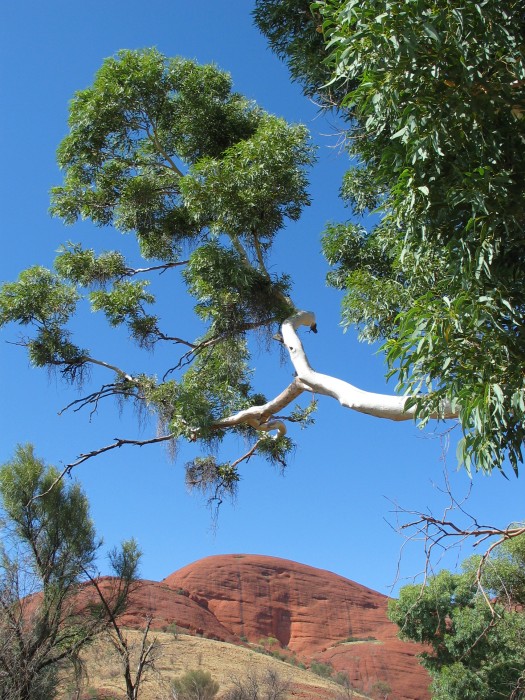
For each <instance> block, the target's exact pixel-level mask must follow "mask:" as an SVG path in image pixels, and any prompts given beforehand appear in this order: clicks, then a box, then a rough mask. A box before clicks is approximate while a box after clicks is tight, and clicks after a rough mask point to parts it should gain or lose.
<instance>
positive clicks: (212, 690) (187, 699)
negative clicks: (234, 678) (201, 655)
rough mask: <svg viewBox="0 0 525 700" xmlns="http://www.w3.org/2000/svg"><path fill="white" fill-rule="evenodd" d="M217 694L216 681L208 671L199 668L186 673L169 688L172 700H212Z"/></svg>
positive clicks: (217, 685)
mask: <svg viewBox="0 0 525 700" xmlns="http://www.w3.org/2000/svg"><path fill="white" fill-rule="evenodd" d="M218 692H219V684H218V683H217V681H215V680H214V679H213V678H212V675H211V673H210V672H209V671H203V670H202V669H200V668H197V669H193V670H190V671H187V672H186V673H185V674H184V675H182V676H181V677H180V678H176V679H175V680H174V681H173V683H172V686H171V698H172V700H212V699H213V698H214V697H215V696H216V695H217V693H218Z"/></svg>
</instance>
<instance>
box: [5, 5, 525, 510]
mask: <svg viewBox="0 0 525 700" xmlns="http://www.w3.org/2000/svg"><path fill="white" fill-rule="evenodd" d="M254 14H255V19H256V21H257V23H258V25H259V27H260V28H261V29H262V31H263V32H264V33H265V34H266V35H267V36H268V38H269V41H270V45H271V47H272V48H273V49H274V50H275V51H276V52H277V53H278V55H280V56H281V57H283V58H285V59H286V60H287V61H288V62H289V65H290V67H291V71H292V76H293V77H294V78H295V79H297V80H299V81H300V82H301V84H302V85H303V88H304V90H305V93H306V94H308V95H310V96H315V97H316V98H318V99H319V100H321V102H322V103H323V104H324V105H325V106H326V107H328V108H330V109H334V110H336V111H337V113H338V114H339V115H340V116H341V118H342V123H343V136H344V138H345V139H346V140H347V142H348V150H349V153H350V155H351V156H352V161H351V162H352V167H351V168H350V170H349V171H348V174H347V175H346V177H345V180H344V183H343V186H342V196H343V197H344V199H345V200H346V201H347V202H348V203H349V205H351V206H352V207H353V209H354V212H355V213H357V214H358V215H359V214H362V215H365V214H369V213H371V212H372V213H373V214H374V216H375V219H372V224H371V225H369V226H368V227H365V226H364V225H361V224H356V223H355V221H352V222H350V223H348V222H346V223H341V224H333V225H330V226H329V227H328V228H327V230H326V231H325V234H324V239H323V240H324V242H323V246H324V252H325V255H326V258H327V260H328V262H329V263H330V265H331V266H332V270H331V271H330V273H329V275H328V281H329V283H330V284H332V285H334V286H336V287H338V288H340V289H343V290H345V291H346V295H345V299H344V302H343V322H344V323H345V324H356V325H357V326H359V327H360V329H361V334H362V337H363V338H364V339H367V340H371V341H377V340H380V341H383V343H384V346H383V347H384V350H385V351H386V354H387V358H388V361H389V365H390V373H391V374H392V375H396V376H397V378H398V390H399V392H400V395H397V396H385V395H378V394H371V393H369V392H365V391H362V390H361V389H358V388H357V387H354V386H352V385H350V384H348V383H347V382H344V381H343V380H341V379H339V378H335V377H330V376H328V375H324V374H321V373H319V372H316V371H314V370H313V369H312V367H311V366H310V363H309V361H308V357H307V355H306V353H305V350H304V348H303V345H302V342H301V339H300V337H299V333H298V332H299V330H300V329H301V328H303V327H306V328H309V329H310V330H312V331H314V332H315V331H316V330H317V327H316V321H315V310H312V311H304V310H302V309H300V308H299V307H298V306H297V305H296V304H295V302H294V300H293V296H292V284H291V282H292V281H291V280H290V279H289V278H288V277H287V275H286V270H284V271H282V272H281V271H278V272H274V266H273V265H272V266H271V267H270V266H269V262H268V261H269V260H270V256H271V252H272V245H273V243H274V241H275V238H276V236H277V234H281V233H282V229H283V227H284V225H285V223H286V221H289V220H292V221H295V220H297V219H298V218H299V216H300V214H301V211H302V209H303V208H304V207H305V206H307V205H308V204H309V203H310V202H309V196H308V192H307V169H308V167H309V166H310V165H311V164H312V162H313V160H314V158H315V154H314V152H313V149H312V146H311V144H310V141H309V137H308V134H307V131H306V129H305V128H304V127H303V126H301V125H290V124H287V123H286V122H285V121H284V120H282V119H280V118H278V117H275V116H272V115H270V114H268V113H266V112H264V110H262V109H260V108H259V107H257V106H256V105H255V104H254V103H253V102H250V101H249V100H247V99H246V98H244V97H242V96H241V95H239V94H237V93H235V92H234V91H233V90H232V81H231V78H230V76H229V75H228V74H226V73H224V72H222V71H220V70H219V69H218V68H217V67H215V66H212V65H208V66H199V65H197V64H196V63H195V62H194V61H189V60H186V59H182V58H166V57H164V56H162V55H161V54H160V53H159V52H158V51H156V50H154V49H149V50H140V51H121V52H119V53H118V54H117V55H116V56H113V57H111V58H109V59H107V60H106V61H105V62H104V64H103V66H102V67H101V68H100V70H99V71H98V73H97V74H96V76H95V80H94V82H93V84H92V86H91V87H90V88H88V89H85V90H82V91H80V92H78V93H76V95H75V97H74V99H73V101H72V103H71V106H70V118H69V134H68V135H67V136H66V137H65V139H64V140H63V142H62V143H61V144H60V146H59V149H58V161H59V165H60V167H61V168H62V170H63V172H64V182H63V184H62V185H60V186H57V187H54V188H53V190H52V205H51V211H52V213H53V214H54V215H55V216H57V217H59V218H61V219H62V220H63V221H64V222H65V223H66V224H73V223H75V222H76V221H77V220H78V219H82V218H86V219H89V220H91V221H92V222H93V223H94V224H95V225H97V226H100V227H111V228H113V229H115V230H117V231H120V232H122V233H132V234H133V235H134V236H136V239H137V242H138V247H139V250H140V254H141V256H142V258H143V259H144V260H145V261H147V262H146V263H145V264H144V265H142V264H141V266H139V267H137V266H133V265H132V264H131V263H130V262H129V261H128V260H126V258H125V256H124V255H123V253H122V252H121V251H120V250H118V248H110V249H108V250H105V251H95V250H93V249H89V248H85V247H84V246H83V245H82V244H81V243H76V242H69V243H67V244H65V245H64V246H63V247H62V249H61V250H60V251H59V254H58V256H57V258H56V260H55V263H54V268H53V269H51V270H50V269H45V268H43V267H41V266H39V265H36V266H34V267H32V268H30V269H28V270H25V271H24V272H22V273H21V274H20V277H19V279H18V280H17V281H15V282H9V283H6V284H4V285H3V286H2V288H1V291H0V325H5V324H7V323H10V322H15V323H18V324H20V325H21V326H23V327H25V328H27V329H31V330H28V335H27V336H25V337H24V338H23V339H22V340H21V344H23V345H25V346H26V347H27V349H28V352H29V357H30V359H31V362H32V363H33V364H34V365H36V366H39V367H46V368H48V369H55V370H58V371H59V372H60V373H61V374H62V376H63V377H64V378H65V379H66V380H67V381H69V382H71V383H77V384H80V385H81V384H82V382H83V381H85V380H86V379H87V378H88V375H89V371H90V370H93V371H94V370H95V369H97V375H99V373H100V371H106V372H107V373H108V374H107V376H108V377H109V379H108V381H106V382H104V383H101V385H99V387H98V388H95V389H94V390H91V387H90V390H89V393H86V394H85V396H84V398H82V399H77V400H75V401H73V402H72V403H71V404H70V407H75V408H80V407H91V408H96V406H98V404H99V403H100V402H101V401H102V400H104V399H106V398H108V397H114V398H116V399H117V400H118V401H120V402H125V401H128V402H131V403H133V404H134V405H135V406H136V407H137V408H138V409H139V411H140V410H146V411H147V412H150V413H153V414H154V415H155V416H156V417H157V419H158V423H159V426H160V430H159V434H158V435H157V436H155V437H154V438H150V439H147V440H134V439H129V440H128V439H119V440H117V441H115V443H114V444H113V445H109V446H104V447H101V448H95V449H94V450H92V451H91V452H86V453H84V454H83V455H81V457H80V458H79V460H77V462H75V463H70V464H69V465H67V467H66V469H65V471H67V470H69V469H71V468H72V467H73V466H74V465H75V464H78V463H80V462H81V461H84V460H85V459H88V458H90V457H92V456H95V455H97V454H100V453H102V452H106V451H107V450H109V449H113V448H114V447H119V446H121V445H122V444H128V443H129V444H145V443H148V442H159V441H167V442H172V443H175V442H176V441H177V440H179V439H186V440H188V441H190V442H195V443H198V444H200V445H201V446H202V454H201V456H199V457H197V458H195V459H194V460H192V461H191V462H190V463H188V465H187V482H188V484H189V485H191V486H194V487H197V488H201V489H203V490H204V491H206V492H207V493H209V494H210V495H211V497H212V498H215V499H218V500H219V501H220V499H221V497H222V495H223V493H225V492H232V491H234V490H235V488H236V484H237V481H238V479H239V473H238V469H239V465H240V464H241V463H242V462H243V461H246V460H247V459H250V458H251V457H252V456H253V455H255V454H257V455H259V456H262V457H264V458H266V459H268V460H269V461H270V462H273V463H276V464H278V465H285V463H286V457H287V455H288V454H289V453H290V451H291V450H292V449H293V443H292V440H291V438H290V437H289V435H288V434H287V429H286V424H290V423H294V422H299V423H301V424H303V425H305V424H307V423H308V422H310V421H311V414H312V411H313V410H314V408H315V406H316V404H315V401H312V402H311V403H310V404H309V405H308V404H306V405H305V404H302V405H300V406H299V405H298V406H295V407H294V408H292V409H290V410H288V412H286V413H283V411H285V409H287V407H289V406H290V405H291V404H293V402H294V401H295V400H296V399H297V398H298V397H299V396H301V394H303V393H307V394H311V395H312V394H313V395H326V396H330V397H332V398H335V399H336V400H338V401H339V402H340V403H341V404H342V405H343V406H345V407H348V408H352V409H354V410H358V411H362V412H364V413H369V414H371V415H375V416H378V417H383V418H385V417H387V418H391V419H393V420H406V419H413V418H414V417H416V418H418V419H419V420H420V422H421V423H422V424H425V423H426V421H427V420H429V419H430V418H438V419H445V418H458V417H459V419H460V422H461V425H462V428H463V432H464V440H463V441H462V443H461V450H460V458H461V459H462V460H463V461H464V463H465V464H466V466H467V468H468V469H470V467H471V465H473V466H474V467H475V468H480V469H483V470H485V471H490V470H491V469H492V468H494V467H498V468H503V462H504V460H505V458H507V457H508V458H509V459H510V462H511V465H512V467H513V468H514V470H516V471H517V468H518V464H519V463H520V462H521V459H522V442H523V417H524V413H525V395H524V386H523V372H522V370H521V367H522V360H523V342H522V325H523V308H524V307H523V301H524V300H523V297H522V294H523V292H522V285H521V274H522V271H523V270H522V267H523V255H522V248H523V235H522V234H523V214H524V208H523V207H524V202H523V182H524V178H523V175H524V167H523V166H524V161H523V157H522V155H521V154H522V153H523V148H522V145H523V139H524V136H525V134H524V128H525V127H524V125H525V120H524V119H523V118H522V117H523V114H524V110H523V104H524V101H523V85H524V79H525V75H524V73H525V67H524V61H523V41H522V33H523V16H522V11H521V9H520V6H519V4H518V3H516V2H503V3H495V2H489V1H488V0H487V1H486V2H484V3H481V4H476V3H474V2H468V3H466V4H457V5H456V4H454V3H452V4H450V3H441V4H440V3H438V4H436V3H431V4H430V3H427V4H426V3H423V4H421V3H415V2H409V3H398V2H386V1H384V0H381V1H378V2H374V3H372V4H367V5H366V6H363V7H361V6H359V5H358V4H357V3H356V2H340V1H339V2H337V1H336V0H331V1H327V2H314V3H307V2H302V1H299V0H296V1H295V2H293V1H292V0H282V1H281V2H278V1H276V0H258V2H256V8H255V13H254ZM480 37H483V41H480V40H479V38H480ZM378 219H379V221H378ZM364 223H367V221H364ZM159 274H163V275H168V276H171V277H172V278H173V279H174V284H177V285H183V287H184V288H185V291H186V292H187V294H188V295H189V296H190V297H191V298H193V300H194V312H195V318H196V324H194V325H193V326H192V327H191V329H190V330H188V329H187V328H184V327H180V328H179V327H177V328H173V329H172V328H171V327H169V326H170V325H171V324H170V323H167V322H166V321H165V320H164V319H162V318H160V317H159V316H158V314H157V313H156V312H155V301H156V291H155V285H154V284H151V285H150V281H153V282H154V281H155V278H156V277H158V275H159ZM85 300H87V303H88V305H89V307H90V308H91V309H92V311H94V312H97V313H99V314H102V315H103V316H105V318H106V320H107V323H108V324H109V326H110V327H113V328H115V329H116V328H118V327H124V328H125V329H127V331H128V334H129V337H130V338H131V340H132V341H133V342H135V343H136V344H137V345H138V346H139V347H140V348H143V349H146V350H154V349H157V348H158V347H159V346H160V345H163V344H164V345H166V344H169V345H170V346H172V347H173V346H175V347H176V348H177V349H178V350H180V352H179V355H178V358H176V359H175V360H174V361H173V362H172V363H171V364H169V365H168V366H166V367H165V369H164V372H163V373H162V374H159V376H157V375H154V374H152V373H151V372H149V371H148V370H147V368H145V369H144V370H142V369H141V370H139V371H135V370H134V369H131V368H128V367H127V366H126V352H125V347H123V346H122V345H121V346H118V349H117V350H116V348H117V345H115V346H114V347H112V348H111V350H110V354H111V357H109V356H101V355H99V353H98V348H97V351H95V350H90V349H89V348H87V347H85V341H84V340H83V339H82V338H79V337H77V336H78V335H79V334H78V327H76V326H75V318H76V314H77V313H78V312H80V311H81V310H82V309H83V308H85V306H86V304H85ZM195 328H198V329H199V330H198V331H197V334H195ZM251 338H255V339H258V340H259V341H262V342H263V343H264V342H267V343H274V344H275V341H276V342H277V343H280V344H281V348H282V350H283V351H284V352H285V353H288V355H289V358H290V360H291V362H292V364H293V366H294V370H295V377H294V379H293V380H292V382H291V383H290V384H289V385H288V386H287V387H284V388H283V391H282V392H281V393H280V394H279V395H277V396H274V397H270V398H269V397H267V396H265V395H262V394H261V393H259V391H256V390H255V389H254V382H253V377H254V366H253V361H252V350H253V347H254V345H253V342H252V341H251V340H249V339H251ZM115 355H117V356H120V358H121V359H120V360H119V359H114V358H115ZM227 433H236V434H237V435H240V436H241V437H243V438H245V439H246V440H247V441H248V444H249V447H248V449H247V451H246V452H245V453H244V454H242V455H241V456H239V457H237V458H236V459H231V458H230V459H228V460H227V461H221V460H220V458H219V457H218V453H217V449H216V448H217V446H218V445H219V444H220V443H221V441H222V440H223V438H224V437H225V435H226V434H227Z"/></svg>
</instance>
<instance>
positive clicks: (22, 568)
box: [0, 445, 100, 700]
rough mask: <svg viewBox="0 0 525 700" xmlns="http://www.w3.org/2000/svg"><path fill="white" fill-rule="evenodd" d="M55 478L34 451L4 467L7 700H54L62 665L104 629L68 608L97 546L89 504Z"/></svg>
mask: <svg viewBox="0 0 525 700" xmlns="http://www.w3.org/2000/svg"><path fill="white" fill-rule="evenodd" d="M58 477H59V472H58V471H57V470H56V469H55V468H54V467H46V465H45V464H44V462H43V461H42V460H40V459H38V458H37V457H36V456H35V453H34V450H33V448H32V446H30V445H26V446H19V447H18V448H17V450H16V453H15V456H14V457H13V459H12V460H11V461H10V462H8V463H6V464H4V465H3V466H2V467H1V468H0V497H1V505H2V514H3V526H4V528H3V533H2V543H1V545H0V687H1V690H0V696H1V697H2V698H4V697H5V698H9V700H44V698H51V697H54V694H55V690H56V682H57V672H58V669H59V666H58V664H59V663H61V664H62V665H66V666H71V664H74V663H75V661H76V658H77V655H78V652H79V651H80V649H81V648H82V646H83V645H84V644H86V643H88V642H89V641H90V640H91V639H92V637H93V635H94V634H95V633H96V631H97V630H98V629H99V628H100V624H99V620H98V613H97V612H96V611H95V610H91V609H89V610H87V609H82V608H81V607H79V606H77V609H76V610H75V611H74V610H73V609H72V605H71V601H72V597H73V596H74V595H75V593H76V592H77V590H78V586H79V584H80V583H81V582H82V581H83V580H85V572H86V570H89V569H90V568H91V567H92V565H93V562H94V559H95V556H96V552H97V549H98V546H99V543H98V541H97V540H96V538H95V531H94V528H93V523H92V522H91V520H90V517H89V511H88V503H87V500H86V497H85V495H84V494H83V493H82V491H81V489H80V487H79V486H78V485H77V484H72V485H71V486H68V487H67V486H66V485H65V483H64V481H59V480H58ZM35 592H38V593H39V597H38V598H36V599H35V602H34V604H33V605H32V606H31V614H28V612H27V610H26V608H27V606H28V600H29V599H27V598H25V596H27V595H29V594H32V593H35Z"/></svg>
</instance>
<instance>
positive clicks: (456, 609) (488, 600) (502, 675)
mask: <svg viewBox="0 0 525 700" xmlns="http://www.w3.org/2000/svg"><path fill="white" fill-rule="evenodd" d="M480 563H481V558H480V557H472V558H470V559H468V560H467V561H466V562H465V564H464V572H463V573H461V574H452V573H450V572H449V571H442V572H440V573H439V574H438V575H437V576H434V577H432V578H430V579H429V580H428V581H427V583H426V585H425V586H424V587H421V586H415V585H411V586H405V587H404V588H402V589H401V592H400V596H399V600H397V601H393V602H392V603H391V604H390V607H389V615H390V618H391V619H392V620H393V621H394V622H395V623H396V624H398V625H399V627H400V633H399V634H400V636H401V638H403V639H410V640H413V641H416V642H420V643H423V644H427V645H429V646H430V647H431V649H432V651H430V652H425V653H423V654H422V655H421V657H420V658H421V663H422V664H423V666H425V668H427V669H428V671H429V672H430V674H431V676H432V690H433V695H432V697H433V698H435V700H492V699H493V698H496V697H497V698H502V699H505V698H506V699H507V700H519V699H520V698H525V674H524V669H525V614H524V613H523V604H524V602H525V535H522V536H521V537H516V538H514V539H512V540H509V541H508V542H507V543H505V544H503V545H501V547H500V548H499V550H498V551H497V553H496V555H495V556H494V557H493V558H492V559H490V560H489V561H488V562H486V563H485V565H484V566H483V567H482V568H480Z"/></svg>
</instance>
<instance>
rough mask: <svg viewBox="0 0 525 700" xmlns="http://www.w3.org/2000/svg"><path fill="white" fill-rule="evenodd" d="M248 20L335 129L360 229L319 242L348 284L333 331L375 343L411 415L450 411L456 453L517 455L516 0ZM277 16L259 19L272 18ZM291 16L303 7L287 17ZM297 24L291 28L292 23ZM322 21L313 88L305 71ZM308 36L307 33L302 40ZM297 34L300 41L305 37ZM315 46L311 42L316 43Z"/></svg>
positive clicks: (394, 5) (520, 306)
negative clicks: (339, 122)
mask: <svg viewBox="0 0 525 700" xmlns="http://www.w3.org/2000/svg"><path fill="white" fill-rule="evenodd" d="M256 5H257V10H256V19H257V20H258V21H259V26H260V27H261V29H262V30H263V31H264V32H265V33H266V34H267V36H268V38H269V40H270V43H271V45H272V46H273V47H274V48H275V49H276V51H277V53H278V54H279V55H280V56H282V57H284V58H286V60H288V62H289V64H290V66H291V70H292V74H293V75H295V76H296V77H297V78H298V79H299V80H301V81H302V82H303V83H304V84H305V85H306V86H307V88H306V92H307V93H309V94H316V95H317V96H318V97H319V98H320V99H321V100H322V101H324V104H325V105H326V106H328V107H334V95H337V98H338V99H337V100H336V104H335V106H336V107H337V109H338V110H339V114H340V115H341V116H342V118H343V119H344V120H345V122H346V126H345V132H346V136H347V143H348V150H349V153H350V155H351V156H352V167H351V168H350V170H349V171H348V173H347V175H346V177H345V180H344V183H343V186H342V196H343V197H344V199H345V200H346V201H347V202H348V204H349V205H351V206H352V207H353V209H354V212H355V213H357V214H359V215H364V214H367V213H369V212H374V213H375V215H376V216H375V219H372V222H374V221H377V215H380V219H379V223H375V224H374V223H372V225H371V226H370V227H368V228H366V229H365V228H364V227H363V226H360V225H357V224H355V223H349V224H340V225H333V226H330V227H329V228H328V230H327V232H326V235H325V239H324V249H325V254H326V257H327V259H328V261H329V263H330V264H331V265H333V266H334V269H333V271H332V272H331V273H330V274H329V281H330V282H331V283H332V284H335V285H336V286H337V287H339V288H342V289H345V290H347V294H346V297H345V301H344V304H343V321H344V323H345V324H357V325H358V326H359V327H360V328H361V331H362V336H363V337H364V338H365V339H367V340H383V341H385V345H384V349H385V350H386V353H387V358H388V361H389V363H390V368H391V373H392V374H394V375H396V376H397V377H398V380H399V388H400V389H402V390H404V391H406V392H407V393H408V394H411V395H414V394H417V393H418V392H422V395H421V396H420V397H419V398H415V399H414V400H413V401H414V403H416V405H417V408H418V414H419V416H420V418H421V419H422V420H423V421H425V420H426V418H427V417H428V416H429V414H430V413H431V412H432V411H434V410H435V409H436V408H439V405H440V402H441V401H442V400H443V399H448V400H450V401H452V402H453V403H454V404H455V405H457V406H458V407H459V410H460V416H461V423H462V426H463V431H464V440H463V441H462V443H461V447H460V458H461V459H462V460H463V461H464V462H465V463H466V465H467V467H468V468H469V467H470V465H471V464H474V466H475V467H476V468H481V469H483V470H485V471H490V470H491V469H492V468H493V467H494V466H497V467H501V465H502V463H503V461H504V459H505V457H508V458H509V459H510V462H511V464H512V466H513V468H514V469H515V470H517V467H518V463H519V462H521V461H522V443H523V438H524V433H523V419H524V416H525V397H524V391H525V388H524V385H523V372H522V367H523V359H524V351H525V345H524V338H523V326H524V321H525V318H524V308H525V307H524V302H525V298H524V294H523V284H522V278H523V273H524V262H525V258H524V250H525V246H524V243H525V236H524V224H525V196H524V182H525V160H524V156H523V154H524V152H525V151H524V143H525V118H524V117H525V59H524V46H525V42H524V29H525V18H524V14H523V6H522V4H521V3H519V2H517V1H516V0H505V1H504V2H499V1H498V2H496V1H495V0H484V1H482V2H474V1H473V0H469V1H468V2H437V3H436V2H432V3H430V2H416V1H415V0H413V1H410V2H397V1H395V0H394V1H392V0H374V2H367V3H359V2H357V0H349V1H344V2H342V1H341V0H323V1H322V2H313V3H311V6H310V15H309V16H308V15H307V14H303V15H301V16H299V15H298V14H297V15H294V8H295V10H298V9H299V8H302V4H301V3H300V2H291V3H285V2H280V3H275V2H271V1H270V0H258V2H257V3H256ZM276 5H277V6H278V8H279V12H280V13H281V15H282V16H281V21H280V23H279V24H278V25H276V26H275V27H273V28H272V27H270V26H268V23H266V22H265V18H270V17H272V16H273V14H274V13H275V12H277V9H276ZM302 9H304V8H302ZM296 22H301V27H302V29H301V30H299V29H298V28H297V27H296V25H295V23H296ZM314 26H316V27H319V26H322V32H323V35H324V39H325V51H324V68H325V70H326V69H327V70H328V71H329V73H330V77H329V78H328V79H324V78H323V77H322V76H320V75H318V74H316V73H315V72H314V71H312V70H311V68H310V57H311V56H312V41H311V36H313V35H312V34H311V31H312V27H314ZM308 32H310V34H308ZM307 36H310V39H307V38H306V37H307ZM316 50H317V51H318V50H319V49H318V47H317V49H316Z"/></svg>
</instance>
